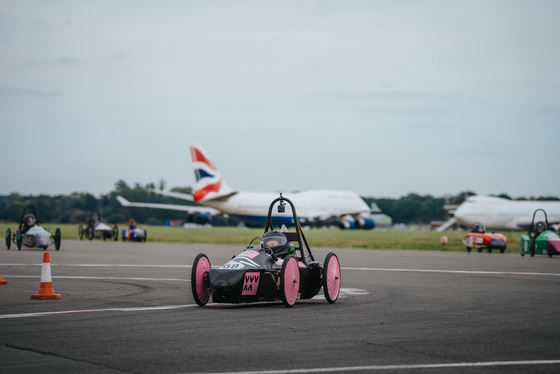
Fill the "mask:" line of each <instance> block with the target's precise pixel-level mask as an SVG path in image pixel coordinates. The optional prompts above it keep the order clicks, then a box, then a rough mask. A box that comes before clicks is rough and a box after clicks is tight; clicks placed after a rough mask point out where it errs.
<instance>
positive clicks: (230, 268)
mask: <svg viewBox="0 0 560 374" xmlns="http://www.w3.org/2000/svg"><path fill="white" fill-rule="evenodd" d="M277 202H279V206H278V212H279V213H284V212H285V203H286V202H287V203H289V204H290V205H291V207H292V213H293V217H294V224H295V227H296V232H278V231H276V230H274V227H273V225H272V220H271V213H272V208H273V207H274V204H276V203H277ZM255 239H257V238H255ZM255 239H253V241H254V240H255ZM253 241H251V243H250V244H249V246H248V247H247V249H246V250H245V251H243V252H242V253H240V254H239V255H237V256H234V257H233V258H232V259H231V260H230V261H228V262H227V263H226V264H224V265H222V266H220V267H218V268H212V267H211V266H210V261H209V260H208V257H206V255H205V254H203V253H200V254H199V255H198V256H196V258H195V260H194V263H193V267H192V271H191V288H192V293H193V297H194V300H195V301H196V303H197V304H198V305H199V306H204V305H206V303H207V302H208V300H209V299H210V296H212V300H213V301H214V302H215V303H236V304H238V303H252V302H259V301H279V300H282V302H283V303H284V305H285V306H286V307H292V306H293V305H294V304H295V302H296V300H297V299H311V298H312V297H313V296H315V295H317V293H318V292H319V291H320V290H321V287H323V291H324V294H325V298H326V299H327V301H328V302H329V303H334V302H336V300H337V299H338V294H339V291H340V264H339V261H338V257H337V256H336V255H335V254H334V253H332V252H331V253H329V254H328V255H327V257H326V259H325V263H324V265H323V264H321V263H320V262H318V261H315V259H314V257H313V254H312V253H311V250H310V249H309V245H308V244H307V240H306V239H305V236H304V235H303V231H302V230H301V226H300V225H299V221H298V218H297V215H296V209H295V207H294V204H293V203H292V202H291V201H290V200H289V199H287V198H285V197H282V194H280V197H279V198H277V199H275V200H274V201H272V203H271V204H270V207H269V209H268V217H267V220H266V226H265V229H264V235H263V236H262V238H261V242H260V247H259V248H253V247H252V246H251V244H252V243H253ZM295 243H297V245H294V244H295Z"/></svg>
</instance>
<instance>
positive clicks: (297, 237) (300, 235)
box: [264, 193, 315, 265]
mask: <svg viewBox="0 0 560 374" xmlns="http://www.w3.org/2000/svg"><path fill="white" fill-rule="evenodd" d="M285 201H287V202H288V203H289V204H290V206H291V207H292V214H293V216H294V226H295V227H296V232H295V233H292V232H285V233H284V235H286V237H287V238H288V240H290V241H294V240H297V241H298V242H299V246H300V247H299V248H297V249H299V250H300V251H301V257H302V261H303V263H304V264H306V265H307V259H306V256H305V253H304V250H303V244H305V248H306V249H307V253H308V254H309V258H310V259H311V261H315V258H314V257H313V253H311V249H309V244H307V239H305V235H303V230H302V229H301V225H300V224H299V220H298V218H297V213H296V207H295V206H294V204H293V203H292V201H291V200H290V199H288V198H286V197H284V196H282V193H280V197H278V198H276V199H274V200H273V201H272V203H270V206H269V207H268V216H267V217H266V226H265V228H264V232H265V234H266V233H267V232H268V231H270V230H274V226H273V225H272V219H271V217H272V208H274V204H276V203H277V202H280V205H279V206H278V211H280V212H283V210H284V202H285ZM281 209H282V210H281ZM294 234H295V237H293V236H294ZM302 239H303V240H302Z"/></svg>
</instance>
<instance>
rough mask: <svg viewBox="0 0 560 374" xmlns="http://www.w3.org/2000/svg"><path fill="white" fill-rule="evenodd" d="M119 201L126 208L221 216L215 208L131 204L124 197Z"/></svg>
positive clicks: (119, 197) (120, 197) (118, 197)
mask: <svg viewBox="0 0 560 374" xmlns="http://www.w3.org/2000/svg"><path fill="white" fill-rule="evenodd" d="M117 200H118V202H119V203H120V204H121V205H122V206H126V207H136V208H156V209H168V210H180V211H183V212H187V213H202V214H212V215H215V214H220V211H219V210H216V209H213V208H207V207H204V206H192V205H176V204H155V203H131V202H130V201H128V200H127V199H125V198H124V197H122V196H117Z"/></svg>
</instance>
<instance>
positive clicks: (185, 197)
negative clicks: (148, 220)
mask: <svg viewBox="0 0 560 374" xmlns="http://www.w3.org/2000/svg"><path fill="white" fill-rule="evenodd" d="M148 191H150V192H153V193H157V194H158V195H163V196H169V197H174V198H176V199H181V200H188V201H194V199H193V196H192V195H189V194H186V193H181V192H171V191H167V192H163V191H158V190H148Z"/></svg>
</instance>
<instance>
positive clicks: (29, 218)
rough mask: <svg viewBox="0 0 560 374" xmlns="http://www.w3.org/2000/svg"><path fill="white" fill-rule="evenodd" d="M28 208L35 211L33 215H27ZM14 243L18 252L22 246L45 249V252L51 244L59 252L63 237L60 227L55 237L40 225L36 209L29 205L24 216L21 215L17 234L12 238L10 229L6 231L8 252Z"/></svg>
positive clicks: (24, 210) (24, 209)
mask: <svg viewBox="0 0 560 374" xmlns="http://www.w3.org/2000/svg"><path fill="white" fill-rule="evenodd" d="M28 208H29V209H31V210H33V213H27V214H26V213H25V212H26V211H27V209H28ZM12 241H13V242H14V244H15V245H16V247H17V249H18V251H19V250H21V246H22V245H25V246H26V247H29V248H43V250H47V248H48V247H49V244H51V243H52V244H54V248H55V249H56V250H57V251H58V250H59V249H60V242H61V241H62V236H61V233H60V229H59V228H58V227H57V229H56V231H55V233H54V236H53V235H51V233H50V232H48V231H47V230H45V228H43V226H41V225H40V224H39V221H38V219H37V212H36V211H35V208H34V207H33V206H32V205H28V206H26V207H25V208H23V214H22V215H21V220H20V222H19V227H18V229H17V231H16V233H15V234H14V235H13V236H12V233H11V231H10V228H8V229H7V230H6V248H7V249H8V250H10V247H11V244H12Z"/></svg>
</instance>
